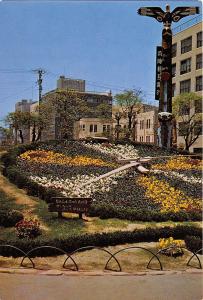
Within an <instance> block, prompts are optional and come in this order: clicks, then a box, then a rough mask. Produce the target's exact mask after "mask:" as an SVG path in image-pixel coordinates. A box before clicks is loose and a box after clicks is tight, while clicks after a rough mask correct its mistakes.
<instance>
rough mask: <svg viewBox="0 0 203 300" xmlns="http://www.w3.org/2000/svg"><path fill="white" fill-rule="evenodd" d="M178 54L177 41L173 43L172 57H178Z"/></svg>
mask: <svg viewBox="0 0 203 300" xmlns="http://www.w3.org/2000/svg"><path fill="white" fill-rule="evenodd" d="M176 54H177V43H175V44H173V45H172V57H176Z"/></svg>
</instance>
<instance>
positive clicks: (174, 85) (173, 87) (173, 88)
mask: <svg viewBox="0 0 203 300" xmlns="http://www.w3.org/2000/svg"><path fill="white" fill-rule="evenodd" d="M175 92H176V84H175V83H173V84H172V97H174V96H175Z"/></svg>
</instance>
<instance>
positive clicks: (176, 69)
mask: <svg viewBox="0 0 203 300" xmlns="http://www.w3.org/2000/svg"><path fill="white" fill-rule="evenodd" d="M172 73H173V84H172V89H173V97H174V96H177V95H179V94H182V93H189V92H195V93H197V94H198V95H200V96H201V95H202V22H201V18H200V17H197V18H193V19H192V20H190V21H188V22H185V23H184V24H183V25H180V26H178V27H176V28H174V29H173V46H172ZM194 111H195V112H197V113H199V112H202V111H201V104H200V105H199V103H197V105H196V103H194V104H193V105H192V106H191V109H190V112H189V113H188V116H191V114H194ZM181 123H182V122H181V118H180V119H178V120H177V129H179V127H180V126H182V125H184V124H181ZM177 133H178V135H177V146H178V147H180V146H181V145H183V144H184V139H183V136H181V134H180V132H179V130H177ZM202 142H203V140H202V134H201V135H200V136H199V138H198V139H197V140H196V141H195V143H194V144H193V145H192V146H191V147H190V151H191V152H199V151H201V149H202Z"/></svg>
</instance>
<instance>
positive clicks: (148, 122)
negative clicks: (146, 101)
mask: <svg viewBox="0 0 203 300" xmlns="http://www.w3.org/2000/svg"><path fill="white" fill-rule="evenodd" d="M147 128H150V119H147Z"/></svg>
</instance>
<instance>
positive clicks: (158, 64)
mask: <svg viewBox="0 0 203 300" xmlns="http://www.w3.org/2000/svg"><path fill="white" fill-rule="evenodd" d="M161 71H162V47H161V46H158V47H156V83H155V99H156V100H160V87H161Z"/></svg>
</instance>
